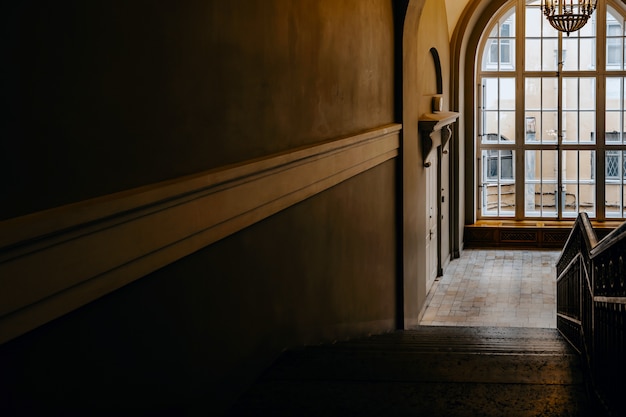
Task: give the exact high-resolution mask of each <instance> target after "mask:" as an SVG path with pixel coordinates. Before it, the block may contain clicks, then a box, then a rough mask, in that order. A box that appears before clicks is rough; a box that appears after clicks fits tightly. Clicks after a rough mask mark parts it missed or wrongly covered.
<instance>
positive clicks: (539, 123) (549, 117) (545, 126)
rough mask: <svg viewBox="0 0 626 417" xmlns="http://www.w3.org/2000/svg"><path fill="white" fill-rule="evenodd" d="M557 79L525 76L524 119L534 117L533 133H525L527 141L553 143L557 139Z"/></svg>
mask: <svg viewBox="0 0 626 417" xmlns="http://www.w3.org/2000/svg"><path fill="white" fill-rule="evenodd" d="M557 82H558V81H557V79H556V78H553V77H550V78H548V77H545V78H526V88H525V102H526V110H527V112H526V119H527V120H528V118H529V117H534V118H535V127H536V131H535V134H534V135H528V134H526V137H525V140H526V142H527V143H529V142H534V143H536V142H537V141H539V142H541V143H554V142H556V140H557V135H556V128H557V112H556V109H557V103H558V101H557V91H558V90H557Z"/></svg>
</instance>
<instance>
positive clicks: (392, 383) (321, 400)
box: [232, 327, 594, 417]
mask: <svg viewBox="0 0 626 417" xmlns="http://www.w3.org/2000/svg"><path fill="white" fill-rule="evenodd" d="M579 368H580V366H579V357H578V355H577V354H576V353H575V351H574V350H573V349H571V348H570V346H569V345H568V344H567V343H566V342H565V341H564V340H563V339H562V338H561V336H560V335H559V333H558V332H557V331H556V330H555V329H525V328H495V327H492V328H486V327H418V328H416V329H414V330H408V331H398V332H393V333H387V334H382V335H375V336H370V337H366V338H359V339H354V340H348V341H344V342H338V343H334V344H328V345H320V346H308V347H304V348H300V349H293V350H290V351H287V352H284V354H283V355H282V356H281V357H280V358H279V359H278V360H277V361H276V363H275V364H274V365H273V366H272V367H271V368H270V369H268V371H267V372H266V373H265V374H264V375H263V377H262V378H261V379H260V380H259V381H258V383H257V384H255V385H254V386H253V387H252V389H251V390H250V391H249V392H248V393H247V395H245V396H244V397H243V398H242V399H241V401H240V402H239V403H238V404H237V405H236V407H235V408H234V409H233V413H232V415H242V416H245V415H249V416H252V415H272V416H314V415H324V416H396V415H402V416H404V415H407V416H409V415H415V416H422V415H424V416H432V417H438V416H476V415H480V416H488V417H489V416H539V415H540V416H547V417H549V416H559V417H562V416H591V415H594V413H593V412H592V410H591V408H590V406H589V403H588V401H587V396H586V392H585V388H584V387H585V386H584V381H583V377H582V373H581V371H580V369H579Z"/></svg>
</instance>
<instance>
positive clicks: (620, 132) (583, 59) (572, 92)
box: [476, 0, 626, 219]
mask: <svg viewBox="0 0 626 417" xmlns="http://www.w3.org/2000/svg"><path fill="white" fill-rule="evenodd" d="M541 3H542V2H541V0H512V1H510V2H508V3H506V4H505V6H504V7H502V8H501V10H500V12H499V14H498V15H496V16H494V19H493V20H492V22H491V23H490V24H489V25H488V27H487V30H486V31H485V33H484V34H483V36H482V38H481V42H480V54H479V58H478V60H477V66H478V67H477V74H478V80H477V81H478V86H479V90H478V91H477V94H476V97H477V121H478V124H477V129H476V131H477V139H476V150H477V157H478V164H477V178H478V188H477V194H478V195H477V202H478V207H477V209H478V217H479V218H491V217H498V218H499V217H510V218H516V219H532V218H537V219H545V218H549V219H567V218H575V217H576V216H577V215H578V213H579V212H581V211H586V212H587V213H588V214H589V215H590V216H591V217H595V218H597V219H605V218H625V217H626V187H625V182H626V181H625V178H626V121H625V118H624V115H625V110H626V97H625V94H624V89H625V85H626V67H625V58H624V57H625V53H624V51H625V42H624V40H625V25H624V10H623V9H622V8H621V7H620V6H618V5H617V3H614V2H612V1H609V2H608V4H606V3H604V2H599V5H598V10H597V11H596V12H595V13H594V14H593V15H592V18H591V19H590V20H589V22H587V24H586V25H585V26H584V27H583V28H582V29H581V30H580V31H578V32H574V33H572V34H571V35H570V36H569V37H568V36H565V35H564V34H562V33H561V32H558V31H556V30H555V29H553V28H552V27H551V26H550V24H549V23H548V22H547V20H546V19H545V17H544V16H543V14H542V11H541Z"/></svg>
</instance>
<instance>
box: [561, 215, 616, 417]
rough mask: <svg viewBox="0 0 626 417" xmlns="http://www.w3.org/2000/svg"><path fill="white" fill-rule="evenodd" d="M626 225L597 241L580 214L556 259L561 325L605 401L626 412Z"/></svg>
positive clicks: (609, 410)
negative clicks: (625, 394)
mask: <svg viewBox="0 0 626 417" xmlns="http://www.w3.org/2000/svg"><path fill="white" fill-rule="evenodd" d="M625 261H626V223H623V224H622V225H621V226H619V227H618V228H617V229H615V230H614V231H613V232H611V233H609V235H607V236H606V237H605V238H604V239H602V240H600V241H598V239H597V237H596V234H595V232H594V230H593V228H592V226H591V222H590V221H589V217H588V216H587V214H586V213H580V215H579V216H578V219H577V220H576V223H575V224H574V226H573V228H572V231H571V232H570V235H569V238H568V239H567V242H566V243H565V246H564V248H563V252H562V253H561V256H560V258H559V260H558V262H557V268H556V270H557V328H558V329H559V331H560V332H561V334H562V335H563V336H564V337H565V338H566V339H567V340H568V341H569V342H570V343H571V344H572V345H573V346H574V348H575V349H576V350H578V352H580V354H581V356H582V363H583V366H584V367H585V368H586V369H585V371H586V373H587V375H588V378H589V380H590V387H591V388H592V389H593V391H594V392H593V394H595V396H596V398H597V399H598V401H599V403H600V405H601V406H602V407H603V408H604V409H605V410H606V412H607V414H608V415H620V416H621V415H626V396H624V393H626V265H625Z"/></svg>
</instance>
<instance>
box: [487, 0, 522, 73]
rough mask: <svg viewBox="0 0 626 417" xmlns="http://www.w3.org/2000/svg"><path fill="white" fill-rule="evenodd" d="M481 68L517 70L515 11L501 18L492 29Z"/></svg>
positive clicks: (488, 69)
mask: <svg viewBox="0 0 626 417" xmlns="http://www.w3.org/2000/svg"><path fill="white" fill-rule="evenodd" d="M512 10H514V8H513V9H512ZM481 68H482V69H483V71H513V70H515V14H514V13H511V14H508V15H506V16H505V17H503V18H502V19H500V21H499V22H497V23H496V25H495V26H494V27H493V29H492V30H491V33H490V34H489V39H488V40H487V43H486V44H485V49H484V52H483V58H482V64H481Z"/></svg>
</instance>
